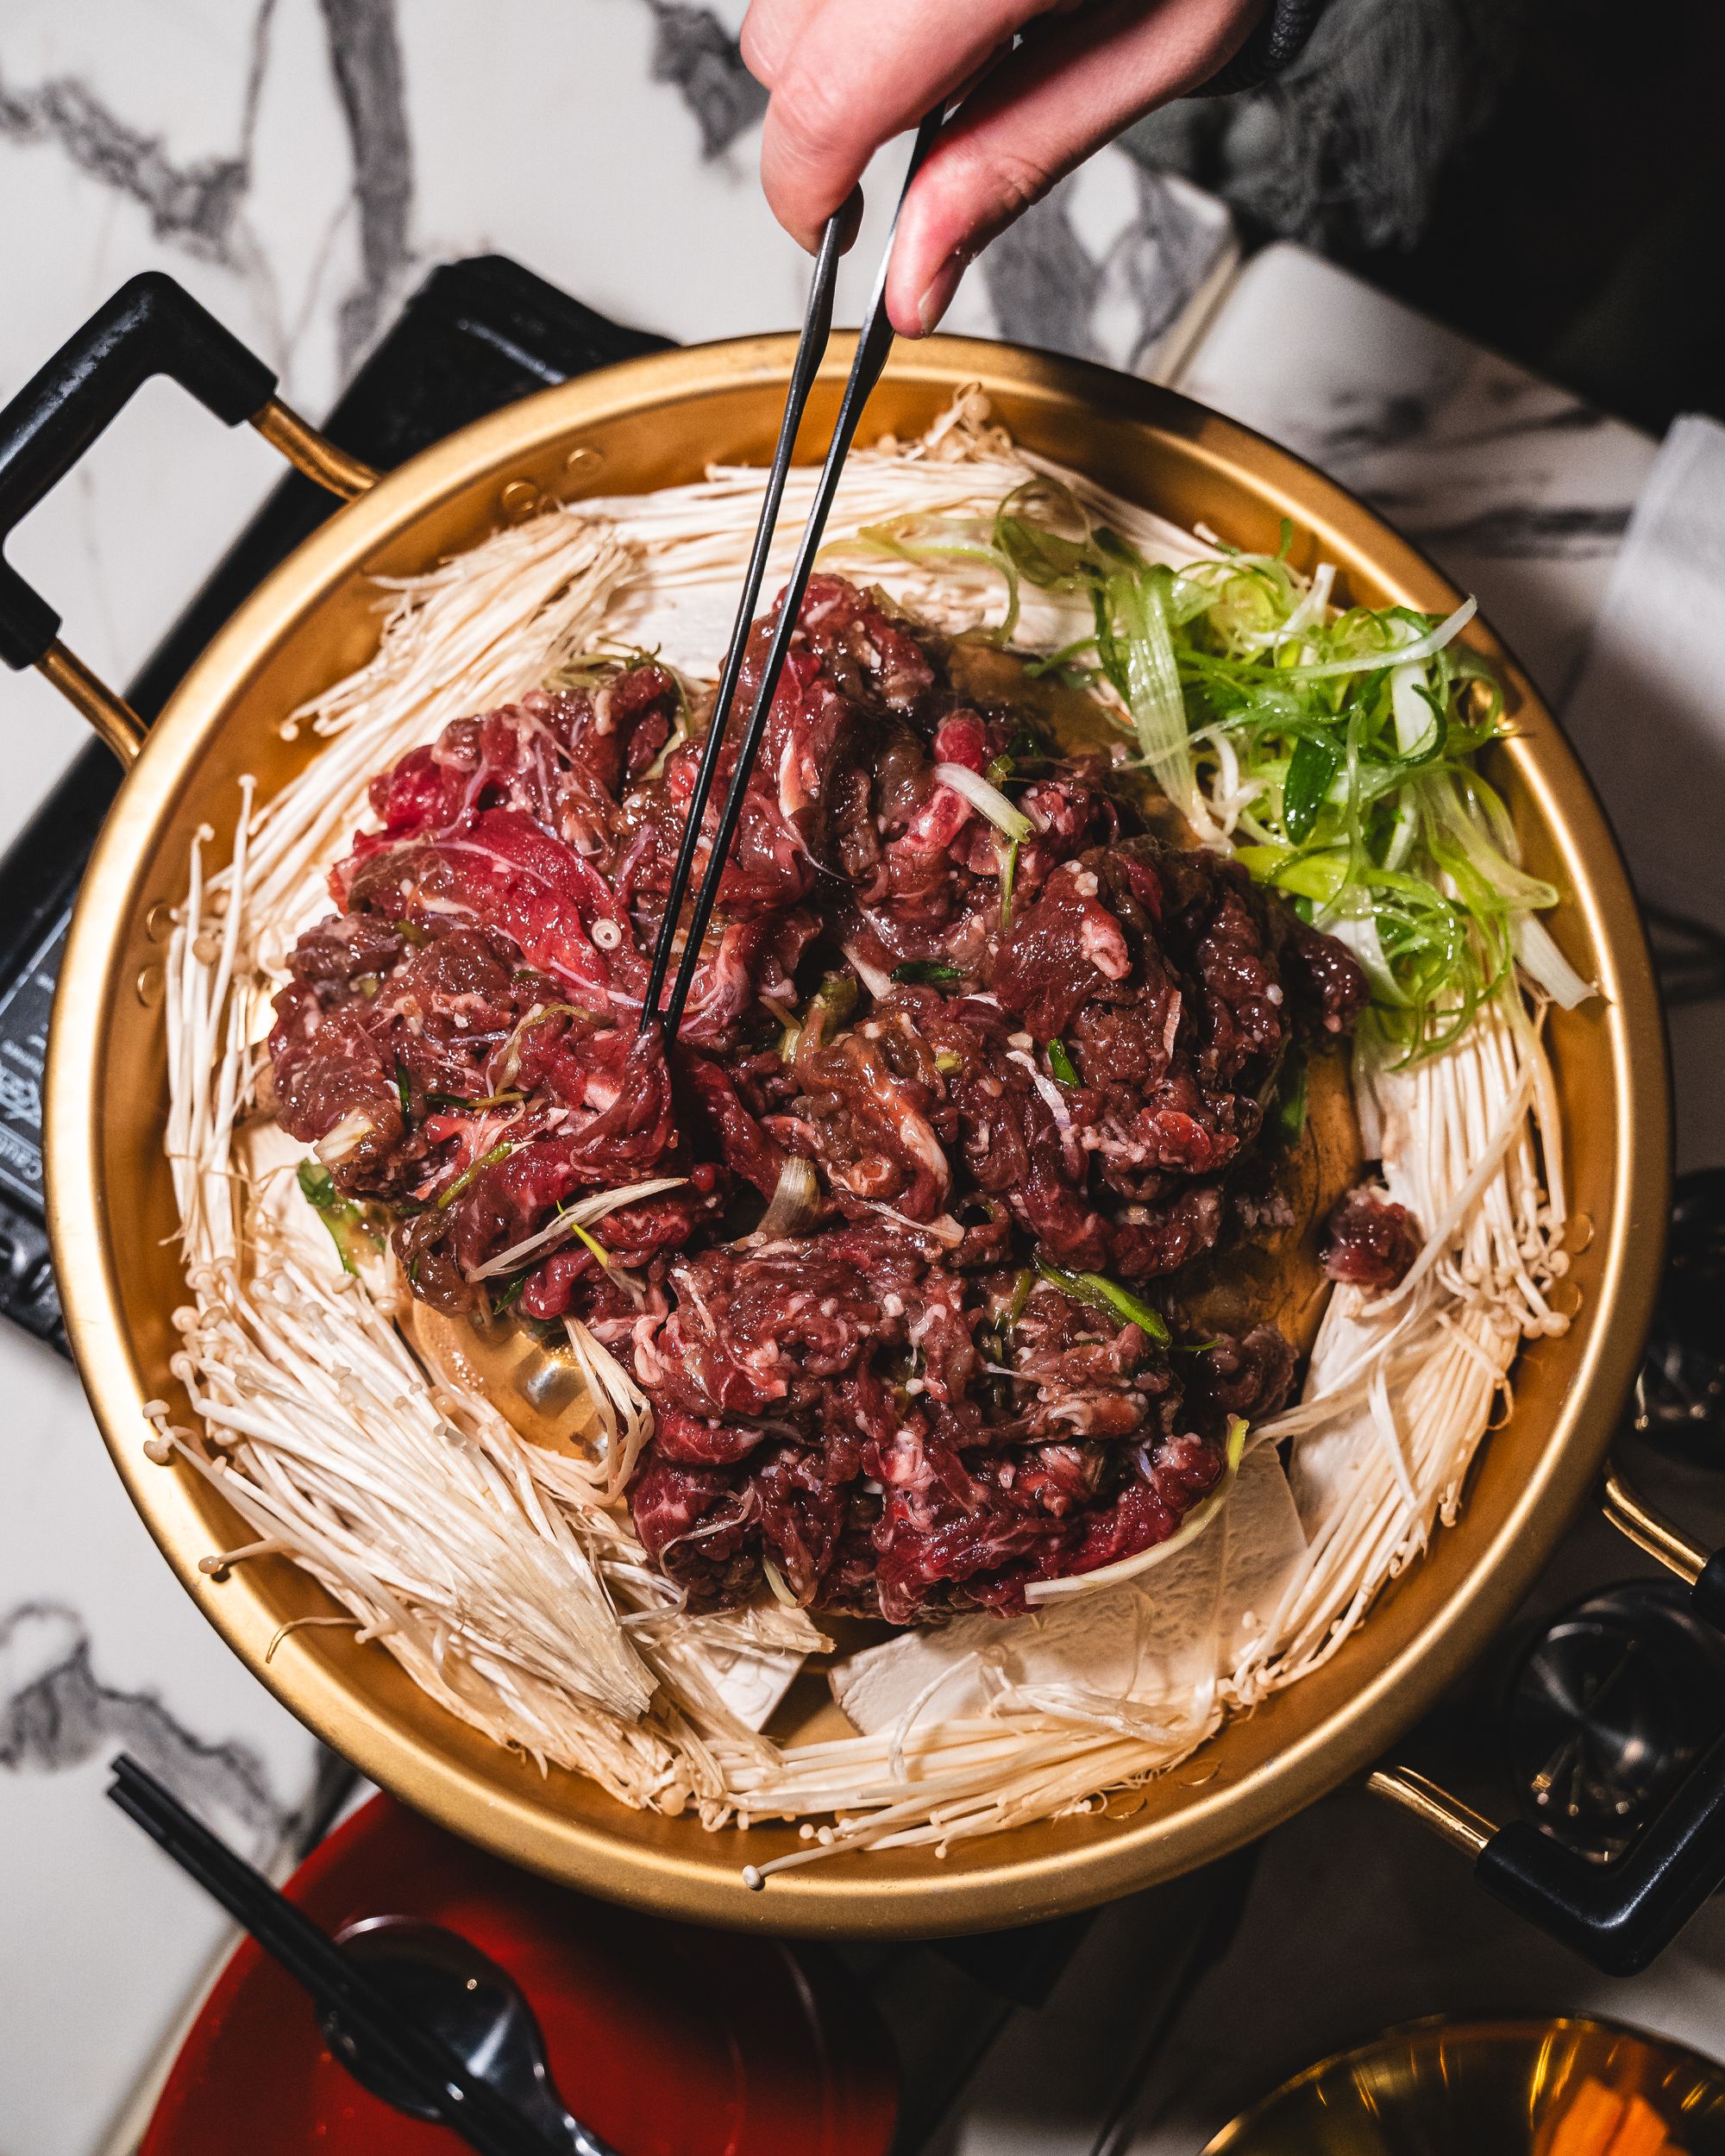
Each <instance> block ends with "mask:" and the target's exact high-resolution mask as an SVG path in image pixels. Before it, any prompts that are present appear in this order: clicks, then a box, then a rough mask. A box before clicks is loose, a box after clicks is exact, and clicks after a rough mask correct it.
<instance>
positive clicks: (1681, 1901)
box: [1366, 1468, 1725, 1977]
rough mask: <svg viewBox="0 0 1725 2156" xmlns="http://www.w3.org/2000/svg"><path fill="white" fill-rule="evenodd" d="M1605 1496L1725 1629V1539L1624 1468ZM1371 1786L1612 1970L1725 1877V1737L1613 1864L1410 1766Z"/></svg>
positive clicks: (1624, 1973)
mask: <svg viewBox="0 0 1725 2156" xmlns="http://www.w3.org/2000/svg"><path fill="white" fill-rule="evenodd" d="M1602 1505H1603V1510H1604V1514H1605V1517H1606V1518H1607V1519H1608V1520H1609V1521H1610V1522H1611V1524H1612V1526H1614V1527H1615V1528H1617V1529H1618V1530H1619V1532H1622V1533H1623V1534H1626V1535H1628V1538H1629V1539H1630V1540H1631V1541H1632V1542H1634V1544H1635V1545H1637V1547H1638V1548H1640V1549H1642V1550H1645V1551H1647V1554H1648V1556H1650V1557H1657V1558H1658V1559H1659V1563H1660V1564H1664V1565H1665V1566H1666V1567H1667V1568H1668V1569H1669V1570H1671V1571H1672V1572H1674V1573H1676V1574H1677V1576H1678V1577H1679V1578H1680V1579H1682V1580H1683V1581H1684V1583H1686V1585H1687V1586H1688V1588H1689V1591H1690V1602H1691V1608H1693V1609H1694V1611H1695V1613H1696V1614H1697V1616H1698V1617H1701V1618H1703V1619H1704V1620H1706V1622H1707V1623H1709V1625H1711V1626H1713V1627H1714V1628H1715V1629H1716V1631H1719V1632H1722V1633H1725V1551H1715V1552H1714V1553H1713V1554H1712V1555H1710V1556H1709V1554H1708V1552H1707V1551H1705V1550H1703V1549H1700V1548H1698V1547H1697V1545H1695V1544H1694V1543H1692V1542H1691V1541H1690V1540H1689V1539H1688V1538H1687V1537H1686V1536H1684V1535H1683V1534H1681V1533H1680V1532H1678V1530H1677V1529H1676V1528H1675V1527H1673V1526H1672V1525H1671V1523H1670V1522H1669V1521H1668V1520H1663V1519H1661V1518H1660V1517H1659V1514H1657V1513H1655V1512H1654V1511H1653V1510H1652V1508H1651V1507H1648V1506H1647V1505H1646V1504H1644V1503H1643V1502H1642V1501H1641V1499H1640V1497H1638V1496H1637V1495H1636V1494H1635V1492H1634V1490H1633V1489H1631V1488H1630V1486H1629V1485H1628V1483H1627V1482H1625V1481H1624V1480H1623V1478H1622V1476H1621V1475H1619V1474H1618V1473H1617V1471H1616V1470H1615V1468H1608V1469H1607V1470H1606V1476H1605V1486H1604V1491H1603V1498H1602ZM1366 1786H1367V1787H1368V1788H1369V1789H1371V1792H1372V1794H1373V1795H1374V1796H1382V1797H1386V1798H1388V1799H1389V1801H1390V1802H1393V1803H1396V1804H1399V1805H1401V1806H1402V1808H1403V1809H1404V1810H1407V1811H1410V1812H1412V1813H1413V1814H1414V1815H1415V1818H1417V1819H1418V1820H1420V1821H1421V1824H1422V1825H1424V1826H1426V1827H1429V1828H1431V1829H1432V1831H1433V1833H1439V1834H1441V1835H1443V1836H1444V1838H1445V1839H1446V1840H1448V1841H1450V1842H1452V1843H1453V1844H1455V1845H1456V1846H1458V1847H1459V1848H1461V1849H1464V1850H1465V1851H1467V1852H1469V1853H1470V1854H1471V1856H1472V1858H1473V1860H1474V1862H1473V1871H1474V1877H1476V1878H1477V1880H1478V1881H1479V1883H1480V1884H1481V1885H1482V1886H1483V1887H1484V1889H1485V1890H1486V1892H1487V1893H1488V1894H1491V1895H1495V1896H1496V1898H1497V1899H1498V1900H1499V1901H1500V1902H1503V1903H1504V1904H1505V1905H1506V1906H1507V1907H1509V1908H1512V1909H1514V1910H1515V1911H1516V1913H1517V1914H1518V1915H1521V1916H1525V1917H1527V1919H1528V1920H1529V1921H1531V1922H1533V1923H1534V1924H1537V1925H1538V1926H1539V1927H1540V1929H1541V1930H1542V1931H1546V1932H1548V1933H1550V1934H1551V1935H1552V1937H1553V1939H1556V1940H1561V1941H1562V1943H1563V1944H1564V1945H1565V1946H1569V1947H1572V1948H1573V1949H1574V1951H1575V1952H1577V1953H1578V1954H1581V1955H1584V1957H1585V1958H1586V1959H1588V1960H1589V1961H1590V1962H1591V1963H1592V1964H1593V1965H1594V1966H1595V1968H1596V1969H1600V1970H1603V1971H1604V1972H1605V1974H1606V1975H1607V1976H1611V1977H1632V1976H1634V1974H1635V1973H1636V1972H1637V1971H1639V1970H1641V1969H1645V1968H1646V1967H1647V1965H1648V1963H1649V1962H1651V1961H1652V1960H1653V1959H1654V1958H1655V1956H1656V1955H1658V1954H1659V1953H1661V1952H1663V1951H1664V1950H1665V1947H1667V1946H1669V1945H1670V1944H1671V1942H1672V1940H1673V1939H1675V1938H1676V1937H1677V1935H1678V1933H1679V1932H1680V1931H1681V1930H1682V1929H1683V1927H1684V1925H1685V1924H1686V1923H1688V1921H1689V1920H1690V1918H1691V1916H1693V1915H1695V1913H1696V1912H1697V1909H1699V1908H1701V1906H1702V1904H1703V1902H1706V1901H1707V1900H1708V1899H1709V1896H1711V1895H1713V1894H1714V1893H1715V1892H1716V1890H1718V1889H1719V1888H1720V1887H1721V1886H1722V1885H1725V1737H1722V1738H1720V1739H1718V1740H1717V1741H1716V1743H1715V1744H1714V1745H1712V1747H1711V1748H1710V1749H1709V1751H1708V1752H1704V1753H1703V1756H1702V1757H1701V1758H1699V1759H1698V1760H1697V1762H1696V1764H1695V1765H1694V1766H1693V1767H1691V1770H1690V1771H1689V1774H1688V1776H1687V1777H1685V1779H1684V1782H1683V1783H1682V1785H1681V1787H1680V1788H1678V1789H1676V1790H1675V1791H1673V1793H1672V1796H1671V1797H1670V1798H1669V1799H1668V1801H1667V1802H1666V1803H1665V1806H1664V1807H1663V1808H1662V1809H1661V1810H1660V1812H1659V1814H1658V1816H1657V1817H1656V1818H1654V1819H1653V1821H1650V1822H1649V1824H1648V1825H1647V1827H1645V1828H1644V1829H1643V1831H1642V1833H1640V1836H1639V1837H1638V1838H1637V1839H1636V1840H1635V1842H1634V1846H1632V1847H1630V1848H1629V1849H1628V1850H1626V1851H1625V1852H1624V1853H1623V1854H1622V1856H1621V1857H1617V1858H1613V1859H1612V1861H1611V1862H1610V1863H1609V1864H1603V1865H1602V1864H1594V1863H1590V1862H1589V1861H1588V1859H1587V1858H1584V1857H1581V1856H1579V1855H1578V1854H1577V1853H1576V1852H1574V1851H1573V1850H1569V1849H1565V1848H1564V1847H1563V1846H1562V1845H1561V1844H1560V1843H1559V1842H1555V1841H1553V1840H1552V1839H1551V1838H1550V1837H1549V1836H1548V1835H1546V1834H1542V1833H1540V1831H1539V1829H1538V1828H1537V1827H1531V1826H1529V1825H1527V1822H1526V1821H1521V1820H1515V1821H1511V1822H1510V1824H1509V1826H1507V1827H1493V1826H1492V1824H1491V1822H1490V1821H1489V1820H1486V1819H1483V1818H1481V1816H1480V1815H1479V1814H1478V1813H1477V1812H1475V1811H1473V1810H1471V1808H1469V1807H1468V1806H1467V1805H1465V1804H1462V1803H1459V1802H1458V1801H1457V1800H1456V1799H1455V1798H1454V1797H1452V1796H1449V1795H1448V1794H1447V1793H1446V1791H1444V1790H1442V1789H1439V1788H1438V1787H1437V1786H1436V1784H1435V1783H1431V1782H1429V1781H1427V1779H1426V1777H1424V1776H1423V1775H1418V1774H1415V1773H1413V1772H1411V1771H1408V1769H1406V1768H1399V1767H1387V1768H1380V1769H1379V1770H1378V1771H1377V1773H1375V1774H1373V1775H1372V1776H1371V1777H1370V1779H1369V1781H1368V1783H1367V1785H1366Z"/></svg>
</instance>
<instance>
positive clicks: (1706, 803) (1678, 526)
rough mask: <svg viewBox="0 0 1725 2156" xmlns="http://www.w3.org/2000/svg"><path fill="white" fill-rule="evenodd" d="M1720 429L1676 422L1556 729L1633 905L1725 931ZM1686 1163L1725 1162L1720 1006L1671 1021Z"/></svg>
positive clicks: (1724, 508)
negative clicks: (1606, 826)
mask: <svg viewBox="0 0 1725 2156" xmlns="http://www.w3.org/2000/svg"><path fill="white" fill-rule="evenodd" d="M1722 634H1725V427H1722V426H1721V425H1720V424H1719V423H1717V421H1716V420H1712V419H1704V418H1700V417H1687V418H1682V419H1679V420H1678V422H1677V423H1676V424H1675V425H1674V426H1673V427H1672V430H1671V432H1670V434H1669V435H1667V436H1666V437H1665V443H1664V446H1663V447H1662V448H1661V449H1660V451H1659V455H1658V457H1657V459H1656V460H1655V461H1654V463H1653V469H1652V471H1651V472H1650V473H1649V474H1648V478H1647V487H1646V489H1645V491H1644V492H1643V493H1642V495H1641V498H1640V501H1639V502H1638V503H1637V504H1636V505H1635V512H1634V517H1632V518H1631V519H1630V523H1629V529H1628V533H1627V535H1626V536H1625V538H1624V542H1623V548H1622V553H1621V554H1620V555H1618V557H1617V563H1616V567H1615V569H1614V571H1613V573H1612V577H1611V583H1610V586H1609V590H1608V591H1607V593H1606V597H1605V604H1604V606H1603V609H1602V611H1601V613H1600V617H1599V620H1598V624H1597V625H1596V628H1595V630H1594V632H1593V638H1592V641H1591V642H1590V645H1589V647H1588V653H1587V658H1586V661H1585V662H1584V666H1583V667H1582V670H1581V673H1580V674H1579V676H1578V679H1577V681H1576V685H1575V687H1574V689H1573V690H1572V692H1571V695H1570V699H1569V702H1568V704H1567V705H1566V707H1565V711H1564V714H1563V718H1564V726H1565V731H1566V732H1567V733H1568V735H1569V737H1570V740H1571V743H1573V744H1574V746H1575V749H1576V750H1577V753H1578V755H1580V757H1581V759H1582V761H1583V762H1584V763H1585V764H1586V766H1587V768H1588V770H1589V772H1590V774H1591V776H1592V779H1593V782H1594V784H1595V785H1596V787H1598V789H1599V793H1600V796H1601V799H1603V802H1604V804H1605V807H1606V811H1607V813H1608V814H1609V816H1610V818H1611V821H1612V823H1613V824H1614V825H1615V829H1616V832H1617V836H1618V838H1619V840H1620V842H1621V843H1622V847H1623V850H1624V852H1625V854H1626V855H1627V856H1628V862H1629V868H1630V873H1631V874H1632V875H1633V876H1634V880H1635V883H1636V887H1637V888H1638V889H1639V890H1640V893H1641V895H1642V897H1643V898H1644V899H1650V900H1652V901H1653V902H1654V903H1655V904H1657V905H1659V906H1666V907H1670V908H1672V909H1673V910H1674V911H1676V912H1680V913H1684V914H1687V915H1689V916H1690V917H1691V918H1694V919H1697V920H1701V921H1704V922H1706V923H1707V924H1709V926H1711V927H1713V928H1715V929H1718V930H1721V931H1725V874H1721V871H1720V851H1721V834H1722V832H1725V666H1722V664H1721V662H1720V657H1719V646H1720V640H1721V636H1722ZM1671 1036H1672V1056H1673V1060H1674V1062H1675V1064H1676V1074H1675V1075H1676V1081H1677V1088H1676V1089H1677V1106H1678V1165H1679V1166H1680V1167H1695V1166H1699V1165H1702V1164H1703V1163H1709V1162H1716V1161H1721V1160H1725V1113H1722V1111H1725V1076H1722V1074H1725V1004H1721V1003H1718V1002H1714V1003H1711V1004H1697V1005H1694V1006H1688V1007H1686V1008H1683V1009H1679V1010H1677V1011H1674V1012H1672V1014H1671Z"/></svg>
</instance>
